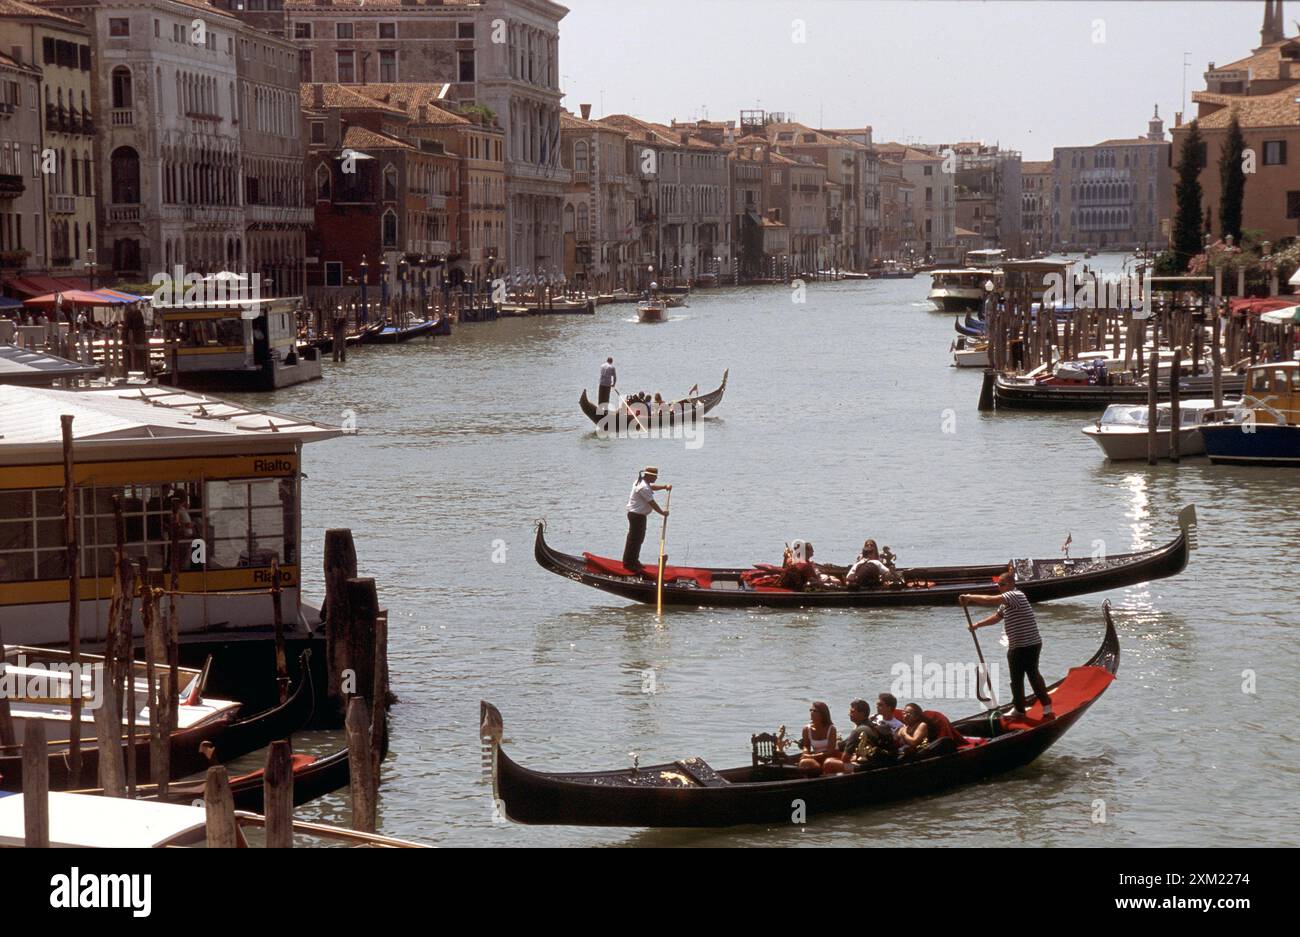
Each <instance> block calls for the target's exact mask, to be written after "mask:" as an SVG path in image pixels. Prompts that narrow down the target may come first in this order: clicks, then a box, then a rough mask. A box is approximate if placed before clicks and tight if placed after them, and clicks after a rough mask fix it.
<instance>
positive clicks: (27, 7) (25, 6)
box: [0, 0, 86, 30]
mask: <svg viewBox="0 0 1300 937" xmlns="http://www.w3.org/2000/svg"><path fill="white" fill-rule="evenodd" d="M0 16H3V17H10V16H12V17H14V18H26V17H39V18H40V19H44V20H49V21H51V22H54V23H58V24H59V25H60V26H76V27H78V28H79V29H83V30H84V29H85V28H86V27H85V26H84V25H82V23H81V21H80V20H76V19H73V18H72V17H71V16H64V15H63V14H62V13H57V12H55V11H54V10H47V9H45V8H44V7H40V6H37V5H36V4H34V3H24V2H23V0H0Z"/></svg>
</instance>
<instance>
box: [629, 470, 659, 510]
mask: <svg viewBox="0 0 1300 937" xmlns="http://www.w3.org/2000/svg"><path fill="white" fill-rule="evenodd" d="M654 501H655V493H654V489H653V488H651V487H650V483H649V482H648V481H646V480H645V479H644V478H640V479H637V483H636V484H635V485H633V486H632V494H631V496H630V497H629V498H628V499H627V512H628V513H629V514H649V513H650V512H651V511H652V510H654V508H652V507H651V505H652V504H654Z"/></svg>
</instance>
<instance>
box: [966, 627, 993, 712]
mask: <svg viewBox="0 0 1300 937" xmlns="http://www.w3.org/2000/svg"><path fill="white" fill-rule="evenodd" d="M961 609H962V611H963V612H965V613H966V627H967V629H968V630H969V631H970V636H971V640H972V641H974V642H975V653H976V655H977V656H978V657H979V659H980V669H979V673H982V674H984V682H985V683H987V684H988V688H989V693H988V696H983V695H981V693H980V684H979V673H977V674H976V675H975V698H976V699H978V700H979V701H980V702H981V703H983V704H984V706H985V708H986V709H996V708H998V705H999V704H998V701H997V697H996V696H995V695H994V693H993V678H992V677H990V676H989V668H988V664H986V663H984V650H983V648H981V647H980V639H979V635H977V634H976V633H975V622H973V621H972V620H971V617H970V607H969V606H967V605H963V606H962V607H961ZM990 703H992V704H993V705H992V706H990V705H989V704H990Z"/></svg>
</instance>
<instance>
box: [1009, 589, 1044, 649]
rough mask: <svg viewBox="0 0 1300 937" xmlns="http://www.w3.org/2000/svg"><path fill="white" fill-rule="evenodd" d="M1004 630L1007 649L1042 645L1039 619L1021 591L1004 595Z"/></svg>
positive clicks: (1015, 590) (1016, 590)
mask: <svg viewBox="0 0 1300 937" xmlns="http://www.w3.org/2000/svg"><path fill="white" fill-rule="evenodd" d="M998 611H999V612H1001V613H1002V630H1003V631H1004V632H1005V633H1006V636H1007V647H1009V648H1014V647H1033V646H1034V645H1035V644H1042V643H1043V638H1042V636H1041V635H1040V634H1039V633H1038V619H1037V618H1035V617H1034V610H1033V609H1032V608H1031V607H1030V606H1029V599H1027V598H1025V594H1024V593H1023V592H1021V591H1020V590H1019V589H1012V590H1011V591H1010V592H1004V593H1002V605H1001V606H1000V607H999V608H998Z"/></svg>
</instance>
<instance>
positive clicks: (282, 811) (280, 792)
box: [262, 739, 293, 849]
mask: <svg viewBox="0 0 1300 937" xmlns="http://www.w3.org/2000/svg"><path fill="white" fill-rule="evenodd" d="M262 800H263V807H262V812H263V813H264V814H265V815H266V845H267V848H268V849H288V848H290V847H292V846H293V756H292V755H291V754H290V751H289V742H288V741H287V740H285V739H281V740H279V741H276V742H272V743H271V746H270V747H269V748H268V749H267V750H266V770H265V772H264V773H263V775H262Z"/></svg>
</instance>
